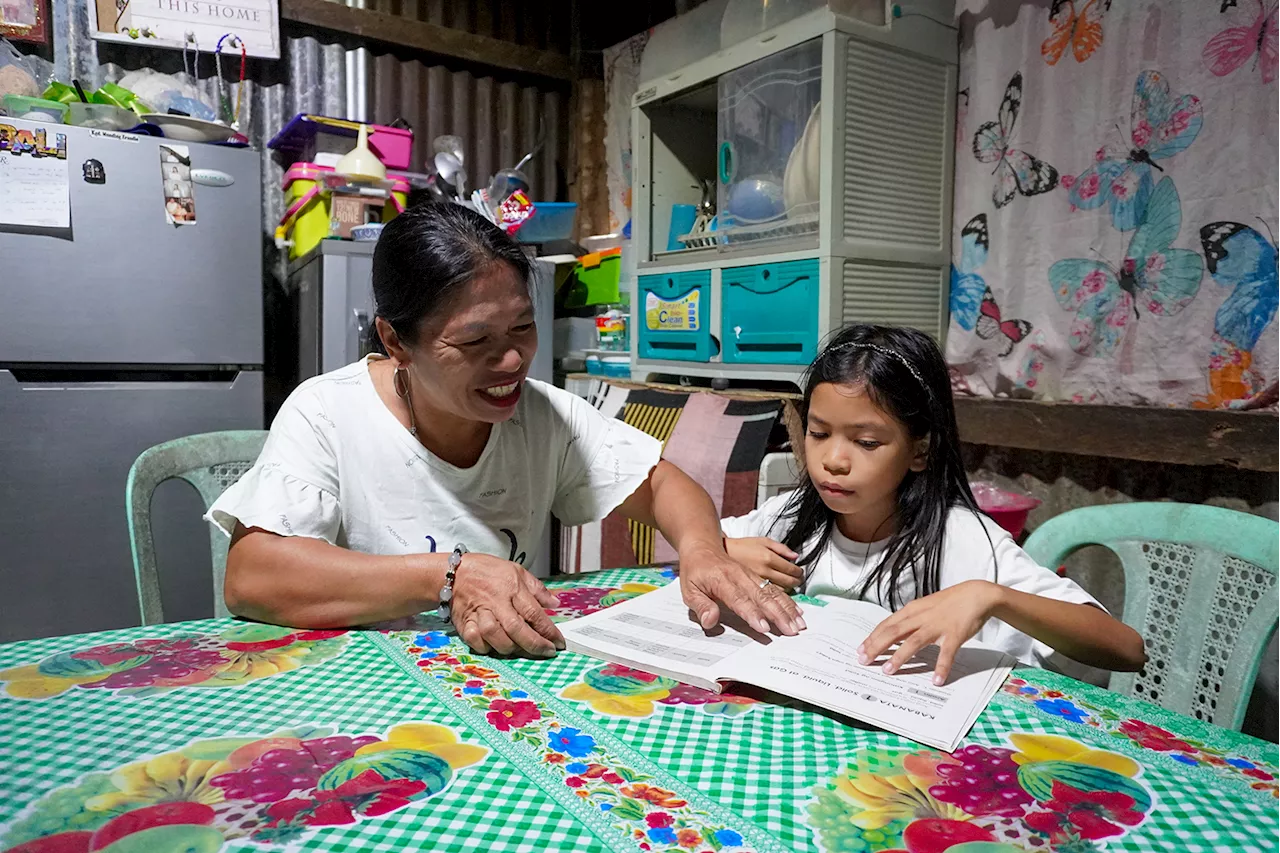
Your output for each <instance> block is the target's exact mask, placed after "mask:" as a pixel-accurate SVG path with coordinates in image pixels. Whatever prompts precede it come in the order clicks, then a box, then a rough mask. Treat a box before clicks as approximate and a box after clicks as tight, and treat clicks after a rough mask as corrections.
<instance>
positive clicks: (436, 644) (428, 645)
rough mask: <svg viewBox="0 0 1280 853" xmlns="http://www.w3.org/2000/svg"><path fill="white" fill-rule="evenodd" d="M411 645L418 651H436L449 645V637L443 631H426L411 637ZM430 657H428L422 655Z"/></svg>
mask: <svg viewBox="0 0 1280 853" xmlns="http://www.w3.org/2000/svg"><path fill="white" fill-rule="evenodd" d="M413 644H414V645H415V646H417V647H418V648H420V649H438V648H441V647H443V646H447V645H449V635H448V634H446V633H445V632H444V631H426V632H424V633H421V634H414V635H413ZM422 657H430V655H422Z"/></svg>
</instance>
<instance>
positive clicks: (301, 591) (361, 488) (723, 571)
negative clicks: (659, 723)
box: [208, 205, 803, 656]
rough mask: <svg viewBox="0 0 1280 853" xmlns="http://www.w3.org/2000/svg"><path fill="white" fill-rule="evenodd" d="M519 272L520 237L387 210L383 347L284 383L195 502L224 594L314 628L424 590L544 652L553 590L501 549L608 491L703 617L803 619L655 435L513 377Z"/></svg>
mask: <svg viewBox="0 0 1280 853" xmlns="http://www.w3.org/2000/svg"><path fill="white" fill-rule="evenodd" d="M529 278H530V269H529V261H528V259H527V258H526V257H525V255H524V253H523V252H522V251H521V249H520V247H519V246H518V245H517V244H516V243H515V242H514V241H512V240H511V238H510V237H508V236H507V235H506V234H504V233H503V232H502V231H500V230H499V229H498V228H496V227H494V226H493V225H492V224H491V223H489V222H487V221H485V220H484V219H483V218H482V217H480V216H478V215H477V214H475V213H474V212H472V211H470V210H467V209H465V208H462V207H460V206H457V205H425V206H421V207H416V208H413V209H411V210H409V211H407V212H406V213H404V214H402V215H401V216H399V217H397V218H396V219H395V220H393V221H392V222H391V223H389V224H388V225H387V227H386V228H385V229H384V230H383V233H382V237H381V239H380V240H379V242H378V247H377V250H376V251H375V253H374V258H373V292H374V299H375V301H376V303H377V319H376V323H377V332H378V337H379V338H380V340H381V342H382V344H383V346H384V347H385V351H386V356H370V357H369V358H367V359H365V360H363V361H360V362H357V363H356V364H352V365H349V366H347V367H344V368H342V369H340V370H336V371H334V372H332V373H328V374H325V375H323V376H318V377H316V378H314V379H311V380H309V381H307V382H305V383H303V384H302V385H301V386H299V388H298V389H297V390H296V391H294V393H293V394H292V395H290V397H289V399H288V400H287V401H286V403H285V405H284V407H283V408H282V409H281V410H280V413H279V414H278V415H277V416H276V419H275V422H274V423H273V424H272V426H271V434H270V437H269V438H268V439H267V443H266V446H265V447H264V448H263V451H262V455H261V456H260V457H259V459H258V461H257V464H255V465H254V467H253V468H252V469H251V470H250V471H248V472H247V473H246V474H245V475H244V477H243V478H242V479H241V480H240V481H239V482H238V483H236V484H235V485H234V486H232V487H231V488H230V489H228V490H227V492H226V493H225V494H224V495H223V496H222V497H221V498H219V500H218V501H217V502H216V503H215V504H214V505H213V507H212V508H211V510H210V512H209V515H208V518H209V520H210V521H212V522H213V523H214V524H216V525H217V526H218V527H220V528H222V529H223V530H224V531H225V532H226V533H228V534H229V535H230V536H231V537H232V544H231V549H230V553H229V554H228V557H227V573H226V584H225V596H226V602H227V606H228V607H229V608H230V609H231V611H232V612H234V613H237V614H239V615H241V616H246V617H249V618H253V619H258V620H262V621H266V622H274V623H282V624H287V625H297V626H304V627H317V628H319V627H334V626H343V625H355V624H363V623H369V622H376V621H379V620H384V619H392V618H396V617H400V616H405V615H407V614H412V613H417V612H419V611H423V610H427V609H431V608H434V607H436V606H437V605H442V606H441V608H440V609H441V612H442V613H444V614H446V615H448V616H449V617H450V618H451V619H452V621H453V623H454V625H455V626H456V628H457V629H458V632H459V634H460V635H461V636H462V638H463V639H464V640H465V641H466V642H467V643H468V645H470V646H471V647H472V648H473V649H475V650H476V651H477V652H481V653H485V652H490V651H492V652H499V653H511V652H516V651H522V652H524V653H526V654H531V655H539V656H549V655H553V654H554V653H555V650H556V649H557V648H563V647H564V641H563V638H562V637H561V635H560V632H559V631H558V630H557V629H556V627H555V625H554V624H552V622H551V621H550V619H548V618H547V616H546V614H545V613H544V612H543V608H544V607H545V606H554V604H555V597H554V595H552V594H551V593H550V592H549V591H548V590H547V589H546V588H545V587H544V586H543V585H542V584H541V583H540V582H538V581H537V580H536V579H535V578H534V577H533V576H532V575H531V574H529V573H528V571H526V569H525V567H524V566H523V565H521V563H522V562H523V561H524V560H525V549H526V546H527V545H529V544H530V543H533V542H536V541H539V539H540V537H541V535H542V532H543V529H544V525H545V524H546V523H547V516H548V512H550V513H554V514H555V516H556V517H557V518H559V519H560V521H561V522H562V523H564V524H569V525H576V524H584V523H586V522H589V521H594V520H597V519H600V518H603V517H604V516H605V515H607V514H609V513H610V512H612V511H613V510H615V509H617V510H619V511H620V512H622V513H623V514H624V515H626V516H627V517H628V518H632V519H635V520H637V521H641V522H644V523H646V524H653V525H656V526H657V527H658V529H660V530H661V531H662V533H663V535H665V536H666V537H667V539H668V540H669V541H670V542H671V543H672V544H673V545H674V546H675V548H676V549H677V551H678V552H679V554H680V562H681V586H682V589H683V593H684V597H685V600H686V602H687V603H688V604H689V606H690V608H692V609H693V610H694V611H695V612H696V614H697V615H698V618H699V620H700V621H701V623H702V624H703V625H704V626H706V627H712V626H714V625H715V624H716V622H717V621H718V619H719V615H720V614H719V609H718V607H717V602H720V603H723V604H724V605H726V606H727V607H729V608H730V609H731V610H733V611H734V612H736V613H737V614H738V615H739V616H741V617H742V618H744V619H746V620H747V621H748V622H749V623H751V624H753V625H755V626H756V627H757V628H759V629H760V630H762V631H763V630H768V629H769V627H770V626H772V628H773V629H774V630H777V631H779V632H781V633H785V634H792V633H795V632H796V631H797V630H798V629H799V628H802V627H803V622H802V621H800V617H799V612H798V610H797V609H796V607H795V606H794V604H793V603H792V602H791V600H790V599H788V598H787V597H786V596H785V595H782V594H780V593H779V592H778V590H777V589H776V588H775V587H773V586H769V585H764V586H761V585H759V581H758V580H756V579H755V578H753V576H751V575H750V574H749V573H748V572H747V571H746V570H745V569H744V568H742V567H741V566H740V565H738V564H737V563H735V562H733V561H732V560H730V559H729V557H728V556H727V555H726V554H725V551H724V545H723V540H722V539H721V535H720V525H719V520H718V519H717V517H716V511H715V506H714V504H713V503H712V501H711V499H710V498H709V497H708V496H707V494H706V492H704V491H703V490H702V489H701V488H699V486H698V485H697V484H696V483H694V482H693V481H692V480H691V479H689V477H688V476H686V475H685V474H684V473H683V472H682V471H680V470H679V469H678V468H676V467H675V466H673V465H671V464H670V463H667V462H663V461H660V459H659V452H660V449H661V448H660V445H659V443H658V442H657V441H656V440H654V439H653V438H651V437H650V436H648V435H646V434H644V433H643V432H640V431H639V430H636V429H634V428H632V427H630V426H628V425H626V424H624V423H622V422H621V421H618V420H615V419H610V418H606V417H603V416H602V415H601V414H600V413H599V412H597V411H596V410H595V409H594V408H592V407H591V406H590V405H588V404H587V403H586V402H584V401H583V400H580V399H579V398H577V397H576V396H574V395H572V394H569V393H568V392H566V391H563V390H560V389H558V388H554V387H552V386H550V385H546V384H544V383H541V382H538V381H535V380H532V379H528V378H527V377H526V373H527V372H528V368H529V363H530V360H531V359H532V357H533V354H534V351H535V350H536V349H537V346H538V330H537V329H536V328H535V326H534V321H533V304H532V301H531V299H530V294H529V289H528V288H529V285H528V282H529Z"/></svg>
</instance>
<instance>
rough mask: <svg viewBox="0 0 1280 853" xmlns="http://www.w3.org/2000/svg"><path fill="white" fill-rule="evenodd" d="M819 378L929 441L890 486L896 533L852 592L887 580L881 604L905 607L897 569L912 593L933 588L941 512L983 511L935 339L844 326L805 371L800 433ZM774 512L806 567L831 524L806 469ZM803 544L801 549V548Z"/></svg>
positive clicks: (862, 593)
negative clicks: (861, 393)
mask: <svg viewBox="0 0 1280 853" xmlns="http://www.w3.org/2000/svg"><path fill="white" fill-rule="evenodd" d="M826 382H830V383H832V384H835V385H855V386H859V387H861V388H863V389H865V391H866V394H867V395H868V396H869V397H870V398H871V400H872V402H874V403H875V404H876V405H877V406H879V407H880V408H881V409H883V410H884V411H885V412H886V413H888V414H889V415H891V416H893V417H894V418H896V419H897V420H898V421H899V422H901V423H902V424H903V425H904V426H905V427H906V429H907V433H908V434H909V435H910V436H911V438H912V440H918V439H923V438H926V437H927V438H928V443H929V446H928V451H927V457H926V459H927V461H926V464H925V468H924V470H923V471H920V472H915V471H909V472H907V476H906V478H905V479H904V480H903V481H902V484H901V485H900V486H899V487H898V515H897V525H898V526H897V532H895V533H894V534H893V535H892V536H891V537H890V539H889V542H888V544H887V545H886V546H885V549H884V557H883V559H881V561H880V563H879V564H878V565H877V567H876V569H875V571H873V572H872V573H871V574H869V575H868V576H867V578H866V579H865V580H864V581H863V582H862V586H861V588H860V589H858V590H857V591H856V594H857V596H858V597H859V598H866V597H867V594H868V593H869V592H870V591H871V590H874V589H884V588H885V586H887V588H888V599H889V606H890V608H892V609H894V610H897V609H898V608H899V607H901V606H902V605H903V604H905V602H903V601H900V600H899V599H900V594H899V590H898V585H899V581H900V579H901V578H902V576H903V573H904V572H911V573H912V576H913V577H914V580H915V586H916V594H917V595H918V596H925V595H930V594H932V593H934V592H937V591H938V584H939V574H940V572H941V568H942V540H943V534H944V532H945V530H946V525H947V514H948V512H949V511H950V510H951V509H952V508H953V507H964V508H965V509H969V510H972V511H973V512H975V513H980V512H981V510H979V509H978V503H977V501H976V500H974V497H973V492H972V491H970V489H969V479H968V477H966V476H965V473H964V465H963V463H962V461H961V456H960V434H959V430H958V428H957V427H956V412H955V406H954V405H953V404H952V401H951V380H950V377H949V375H948V373H947V364H946V361H945V360H944V359H943V357H942V352H941V351H940V350H939V349H938V345H937V344H936V343H934V341H933V339H932V338H930V337H929V336H928V335H926V334H925V333H924V332H920V331H917V330H915V329H907V328H897V327H894V326H869V325H853V326H846V327H845V328H844V329H842V330H841V331H840V332H838V333H837V334H836V335H835V336H834V337H833V338H831V339H830V340H829V341H828V342H827V345H826V346H825V347H824V348H823V350H822V353H821V354H820V355H819V356H818V358H817V360H816V361H814V363H813V364H812V365H811V366H810V368H809V370H808V373H807V374H806V377H805V389H804V401H803V402H802V403H801V404H800V423H801V426H802V428H804V429H805V430H807V429H808V419H809V404H810V401H811V400H812V399H813V392H814V389H815V388H817V387H818V386H819V385H821V384H823V383H826ZM802 449H803V445H801V446H800V447H797V448H796V452H797V454H800V453H801V452H802ZM801 468H802V470H804V466H801ZM782 518H783V519H785V520H788V521H790V522H791V524H790V530H789V531H788V533H787V534H786V537H785V538H784V539H783V542H784V544H786V546H787V547H788V548H790V549H791V550H793V551H795V552H796V553H798V554H800V555H801V556H800V559H799V560H798V562H799V564H800V565H801V566H803V567H805V568H806V570H807V568H808V567H809V566H810V565H812V564H813V563H814V561H816V560H817V559H818V558H819V557H820V556H822V554H823V552H825V551H826V549H827V547H828V546H829V545H830V543H831V530H832V528H833V527H834V525H835V522H836V518H835V514H834V513H833V512H832V511H831V510H829V509H828V508H827V505H826V504H824V503H823V502H822V496H821V495H820V494H818V490H817V488H816V487H815V486H814V484H813V481H812V480H811V479H810V478H809V476H808V474H807V473H806V474H804V475H803V478H802V482H801V485H800V486H799V488H797V489H796V490H795V491H794V492H792V496H791V499H790V501H788V503H787V505H786V508H785V509H784V510H783V513H782ZM989 538H990V537H989V536H988V539H989ZM806 544H808V550H807V551H805V550H802V549H803V548H804V547H805V546H806ZM993 555H994V549H993ZM850 592H853V590H850Z"/></svg>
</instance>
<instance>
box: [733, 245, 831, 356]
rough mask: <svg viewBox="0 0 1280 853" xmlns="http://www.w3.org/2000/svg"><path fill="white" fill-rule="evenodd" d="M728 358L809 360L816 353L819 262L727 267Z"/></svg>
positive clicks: (786, 262) (785, 262)
mask: <svg viewBox="0 0 1280 853" xmlns="http://www.w3.org/2000/svg"><path fill="white" fill-rule="evenodd" d="M720 293H721V318H722V323H721V335H720V340H721V341H723V342H724V360H725V362H727V363H732V364H808V363H809V362H811V361H813V359H814V357H815V356H816V355H817V352H818V261H817V259H816V258H815V259H813V260H805V261H784V262H782V263H777V264H754V265H752V266H748V267H729V268H727V269H725V270H723V271H722V272H721V274H720Z"/></svg>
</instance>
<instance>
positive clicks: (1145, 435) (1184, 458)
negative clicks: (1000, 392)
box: [955, 397, 1280, 471]
mask: <svg viewBox="0 0 1280 853" xmlns="http://www.w3.org/2000/svg"><path fill="white" fill-rule="evenodd" d="M955 402H956V419H957V420H958V421H959V424H960V437H961V439H962V440H963V441H965V442H966V443H969V444H985V445H992V446H996V447H1017V448H1022V449H1024V450H1041V451H1046V452H1050V453H1073V454H1078V455H1081V456H1107V457H1112V458H1117V459H1135V460H1139V461H1142V462H1165V463H1169V464H1174V465H1227V466H1230V467H1232V468H1243V469H1246V470H1250V471H1280V445H1278V443H1277V427H1278V426H1280V419H1278V418H1277V416H1276V413H1275V412H1233V411H1222V410H1212V411H1209V410H1198V409H1164V408H1154V407H1145V406H1093V405H1073V404H1068V403H1036V402H1031V401H1025V400H992V399H987V398H979V397H957V398H956V401H955Z"/></svg>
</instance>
